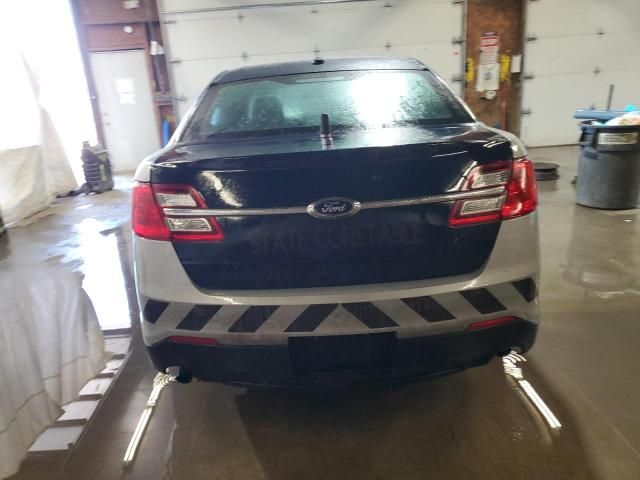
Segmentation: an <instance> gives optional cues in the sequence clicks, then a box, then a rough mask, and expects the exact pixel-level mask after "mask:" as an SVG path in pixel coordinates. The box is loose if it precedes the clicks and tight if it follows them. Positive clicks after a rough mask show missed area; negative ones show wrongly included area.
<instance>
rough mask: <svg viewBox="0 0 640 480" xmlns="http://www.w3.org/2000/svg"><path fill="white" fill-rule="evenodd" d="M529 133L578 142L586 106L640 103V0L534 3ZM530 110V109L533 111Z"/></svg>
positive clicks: (529, 28) (533, 141)
mask: <svg viewBox="0 0 640 480" xmlns="http://www.w3.org/2000/svg"><path fill="white" fill-rule="evenodd" d="M527 9H528V11H527V20H526V32H527V41H526V42H525V64H524V68H525V74H526V75H527V76H531V75H532V76H533V78H530V79H527V80H525V82H524V90H523V101H522V107H523V110H524V112H525V115H523V117H522V137H523V139H524V140H525V142H526V143H527V144H528V145H530V146H544V145H563V144H570V143H576V141H577V139H578V129H577V126H576V124H577V120H575V119H574V118H573V114H574V112H575V110H577V109H579V108H591V107H593V108H596V109H604V108H606V106H607V97H608V93H609V85H610V84H613V85H615V89H614V96H613V104H612V107H613V108H614V109H622V108H624V106H626V105H627V104H629V103H634V104H635V105H639V104H640V53H638V52H639V51H640V50H639V49H640V0H537V1H529V2H527ZM527 111H529V112H530V113H528V114H527Z"/></svg>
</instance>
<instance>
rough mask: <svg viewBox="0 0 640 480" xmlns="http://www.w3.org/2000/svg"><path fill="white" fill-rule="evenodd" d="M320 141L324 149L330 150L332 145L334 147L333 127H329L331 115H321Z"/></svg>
mask: <svg viewBox="0 0 640 480" xmlns="http://www.w3.org/2000/svg"><path fill="white" fill-rule="evenodd" d="M320 141H321V142H322V146H323V147H324V148H330V147H331V145H333V137H331V126H330V125H329V115H327V114H326V113H323V114H322V115H320Z"/></svg>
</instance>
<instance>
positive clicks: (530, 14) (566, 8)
mask: <svg viewBox="0 0 640 480" xmlns="http://www.w3.org/2000/svg"><path fill="white" fill-rule="evenodd" d="M638 16H640V2H638V0H539V1H536V2H527V33H530V34H535V35H537V36H538V37H544V36H566V35H581V34H595V33H597V32H598V31H599V30H602V31H604V32H625V31H635V30H638Z"/></svg>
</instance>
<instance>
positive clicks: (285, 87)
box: [181, 70, 471, 142]
mask: <svg viewBox="0 0 640 480" xmlns="http://www.w3.org/2000/svg"><path fill="white" fill-rule="evenodd" d="M323 113H326V114H328V115H329V118H330V122H331V127H332V129H333V130H334V131H336V130H337V131H339V130H354V129H377V128H389V127H394V126H400V125H411V124H414V125H437V124H446V123H461V122H469V121H471V118H470V117H469V115H468V113H467V112H466V110H465V109H464V108H463V107H462V105H461V104H460V102H458V101H457V100H456V99H455V98H454V97H453V95H451V93H450V92H449V91H448V90H447V88H446V87H445V86H444V85H443V84H442V83H441V82H440V81H439V80H437V79H436V78H435V77H434V76H433V74H431V73H429V72H426V71H414V70H403V71H396V70H378V71H366V72H325V73H317V74H316V73H313V74H302V75H284V76H279V77H269V78H264V79H255V80H249V81H242V82H234V83H228V84H223V85H217V86H213V87H211V88H210V90H209V91H208V92H207V94H206V95H205V96H204V98H203V99H202V100H201V103H200V105H199V106H198V108H197V109H196V111H195V113H194V115H193V117H192V119H191V121H190V122H189V125H188V126H187V128H186V129H185V131H184V133H183V135H182V138H181V141H182V142H198V141H205V140H207V139H213V138H216V137H235V136H239V137H243V136H253V135H267V136H268V135H282V134H291V133H296V132H301V133H304V132H307V131H313V132H315V131H317V129H318V128H319V125H320V115H321V114H323Z"/></svg>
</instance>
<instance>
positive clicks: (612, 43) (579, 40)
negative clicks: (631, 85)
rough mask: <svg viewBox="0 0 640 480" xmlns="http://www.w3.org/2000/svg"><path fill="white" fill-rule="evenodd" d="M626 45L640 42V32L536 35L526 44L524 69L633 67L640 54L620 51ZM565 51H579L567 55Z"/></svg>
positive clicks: (566, 70) (541, 71)
mask: <svg viewBox="0 0 640 480" xmlns="http://www.w3.org/2000/svg"><path fill="white" fill-rule="evenodd" d="M628 45H640V32H624V33H617V34H607V35H602V36H599V35H591V36H574V37H562V38H557V37H554V38H539V39H538V40H536V41H535V42H531V45H529V46H527V59H526V69H527V71H530V70H531V71H534V73H535V75H548V74H556V75H558V74H562V73H575V72H593V71H594V70H595V69H596V67H597V68H598V69H599V70H600V71H605V70H609V69H624V68H627V69H632V68H636V67H637V66H638V63H639V62H640V56H638V55H632V54H631V55H629V54H625V55H621V54H620V52H621V50H627V49H628V47H626V46H628ZM567 52H582V53H581V54H576V55H567Z"/></svg>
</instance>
